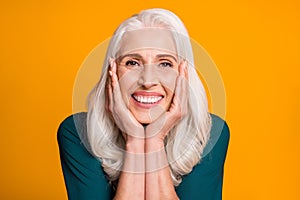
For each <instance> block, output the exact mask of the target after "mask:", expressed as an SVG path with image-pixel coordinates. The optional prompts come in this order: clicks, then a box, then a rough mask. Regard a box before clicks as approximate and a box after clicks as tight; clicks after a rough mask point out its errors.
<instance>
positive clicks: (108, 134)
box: [83, 9, 211, 186]
mask: <svg viewBox="0 0 300 200" xmlns="http://www.w3.org/2000/svg"><path fill="white" fill-rule="evenodd" d="M145 27H160V28H165V29H168V30H170V31H171V32H172V37H173V39H174V41H175V44H176V49H177V55H178V57H179V56H180V57H181V58H183V59H185V60H187V61H188V76H189V89H188V95H189V96H188V109H189V111H188V114H187V116H186V117H184V118H183V119H182V120H181V121H180V122H179V123H178V124H177V125H176V126H175V127H174V128H173V129H172V130H171V131H170V133H169V134H168V135H167V137H166V138H165V144H166V154H167V158H168V161H169V166H170V170H171V175H172V180H173V184H174V185H175V186H178V185H179V184H180V183H181V180H182V176H183V175H186V174H188V173H190V172H191V170H192V168H193V167H194V166H195V165H196V164H197V163H199V162H200V159H201V155H202V152H203V149H204V147H205V145H206V143H207V141H208V139H209V134H210V129H211V118H210V114H209V112H208V105H207V97H206V94H205V90H204V87H203V85H202V83H201V81H200V79H199V77H198V75H197V72H196V69H195V67H194V58H193V51H192V46H191V43H190V40H189V35H188V33H187V30H186V28H185V26H184V24H183V23H182V21H181V20H180V19H179V18H178V17H177V16H176V15H175V14H174V13H172V12H170V11H168V10H164V9H148V10H144V11H142V12H140V13H139V14H137V15H134V16H132V17H130V18H129V19H127V20H125V21H124V22H123V23H122V24H121V25H120V26H119V27H118V28H117V30H116V31H115V33H114V35H113V37H112V38H111V40H110V43H109V46H108V49H107V52H106V58H105V60H104V63H103V67H102V73H101V77H100V80H99V82H98V83H97V84H96V85H95V87H94V88H93V89H92V91H91V92H90V94H89V97H88V99H87V100H88V113H87V135H86V137H83V138H84V139H83V143H84V144H85V145H86V146H87V147H88V149H89V150H90V151H91V153H92V154H93V155H94V156H95V157H97V158H98V159H100V161H101V164H102V167H103V169H104V171H105V172H106V174H107V176H108V179H109V180H110V181H115V180H117V179H118V178H119V175H120V171H121V170H122V165H123V156H124V151H125V150H124V149H125V145H124V144H125V143H124V140H123V138H122V136H121V134H120V131H119V129H118V127H117V126H116V125H115V123H114V121H113V120H112V119H111V118H110V117H109V115H108V113H107V112H106V109H105V101H106V97H105V96H106V91H105V87H106V81H107V74H108V66H109V58H116V56H117V53H118V51H119V49H120V43H121V40H122V37H123V35H124V33H125V32H126V31H130V30H137V29H141V28H145Z"/></svg>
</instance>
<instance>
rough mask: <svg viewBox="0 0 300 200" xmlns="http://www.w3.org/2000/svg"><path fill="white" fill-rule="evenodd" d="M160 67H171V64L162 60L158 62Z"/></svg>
mask: <svg viewBox="0 0 300 200" xmlns="http://www.w3.org/2000/svg"><path fill="white" fill-rule="evenodd" d="M159 66H161V67H173V64H172V63H171V62H162V63H160V64H159Z"/></svg>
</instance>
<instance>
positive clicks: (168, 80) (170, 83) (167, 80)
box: [157, 68, 178, 94]
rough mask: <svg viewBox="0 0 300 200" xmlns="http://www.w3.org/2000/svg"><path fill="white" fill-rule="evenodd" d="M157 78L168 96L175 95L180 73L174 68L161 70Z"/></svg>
mask: <svg viewBox="0 0 300 200" xmlns="http://www.w3.org/2000/svg"><path fill="white" fill-rule="evenodd" d="M157 76H158V79H159V80H160V82H161V84H162V85H163V87H164V88H165V90H166V92H167V94H173V93H174V90H175V86H176V79H177V76H178V71H176V70H174V69H172V68H167V69H160V70H159V71H157Z"/></svg>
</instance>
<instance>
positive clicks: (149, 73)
mask: <svg viewBox="0 0 300 200" xmlns="http://www.w3.org/2000/svg"><path fill="white" fill-rule="evenodd" d="M141 73H142V74H141V76H140V79H139V84H140V85H141V86H143V87H144V88H151V87H153V86H155V85H158V83H159V81H158V79H157V77H156V73H155V66H151V65H144V67H143V70H142V72H141Z"/></svg>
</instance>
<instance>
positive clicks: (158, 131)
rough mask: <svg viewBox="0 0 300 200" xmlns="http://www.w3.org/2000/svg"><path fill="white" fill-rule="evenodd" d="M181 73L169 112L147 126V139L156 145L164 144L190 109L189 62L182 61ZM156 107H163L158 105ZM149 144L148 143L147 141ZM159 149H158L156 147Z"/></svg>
mask: <svg viewBox="0 0 300 200" xmlns="http://www.w3.org/2000/svg"><path fill="white" fill-rule="evenodd" d="M178 70H179V75H178V77H177V79H176V86H175V91H174V97H173V101H172V103H171V105H170V108H169V110H168V111H167V112H165V113H164V114H162V115H161V116H160V117H159V118H158V119H156V120H155V121H154V122H152V123H151V124H149V125H148V126H147V128H146V137H147V141H148V142H151V144H152V145H154V146H160V147H158V148H161V146H162V145H163V141H164V138H165V136H166V135H167V134H168V133H169V131H170V130H171V129H172V128H173V127H174V126H175V125H176V124H178V122H180V120H181V119H182V118H183V117H185V116H186V114H187V111H188V70H187V62H186V61H184V62H182V63H181V64H180V65H179V67H178ZM154 109H161V108H160V107H158V106H157V107H156V108H154ZM146 144H147V143H146ZM156 150H158V149H156Z"/></svg>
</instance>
